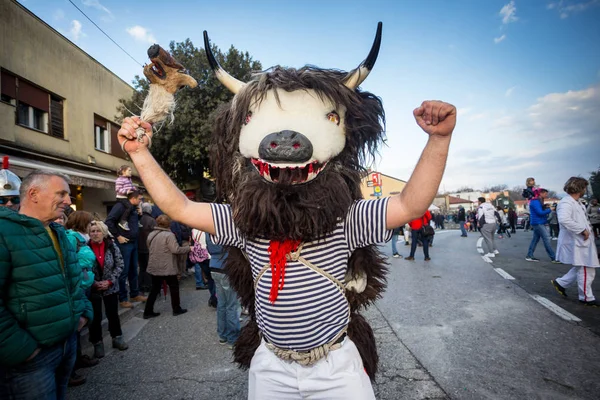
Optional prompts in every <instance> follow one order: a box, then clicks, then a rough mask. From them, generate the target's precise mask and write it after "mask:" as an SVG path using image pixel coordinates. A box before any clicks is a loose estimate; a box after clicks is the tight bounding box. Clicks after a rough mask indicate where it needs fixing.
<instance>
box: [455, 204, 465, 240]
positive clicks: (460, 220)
mask: <svg viewBox="0 0 600 400" xmlns="http://www.w3.org/2000/svg"><path fill="white" fill-rule="evenodd" d="M456 222H458V226H460V233H461V235H460V236H461V237H467V230H466V229H465V223H466V222H467V216H466V212H465V208H464V207H463V206H458V215H457V216H456Z"/></svg>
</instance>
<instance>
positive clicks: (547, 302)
mask: <svg viewBox="0 0 600 400" xmlns="http://www.w3.org/2000/svg"><path fill="white" fill-rule="evenodd" d="M530 296H531V298H533V299H534V300H535V301H537V302H538V303H540V304H541V305H543V306H544V307H546V308H547V309H548V310H550V311H552V312H553V313H554V314H556V315H558V316H559V317H561V318H562V319H564V320H566V321H575V322H581V320H580V319H579V318H577V317H576V316H574V315H573V314H571V313H570V312H568V311H567V310H565V309H564V308H561V307H559V306H557V305H556V304H554V303H553V302H551V301H550V300H548V299H547V298H545V297H542V296H539V295H537V294H530Z"/></svg>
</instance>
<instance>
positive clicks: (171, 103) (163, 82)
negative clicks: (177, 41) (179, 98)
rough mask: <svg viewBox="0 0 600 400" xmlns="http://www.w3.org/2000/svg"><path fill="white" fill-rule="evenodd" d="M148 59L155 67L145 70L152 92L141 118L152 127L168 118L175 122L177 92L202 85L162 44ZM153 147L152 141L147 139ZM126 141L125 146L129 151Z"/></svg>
mask: <svg viewBox="0 0 600 400" xmlns="http://www.w3.org/2000/svg"><path fill="white" fill-rule="evenodd" d="M148 58H150V61H151V63H150V64H147V65H145V66H144V75H145V76H146V78H148V80H149V81H150V90H149V91H148V95H147V96H146V98H145V99H144V104H143V106H142V112H141V114H140V118H141V119H142V121H146V122H148V123H150V124H155V123H157V122H161V121H164V120H165V119H166V118H167V117H170V118H171V121H172V120H173V110H174V109H175V92H177V91H178V90H179V89H181V88H183V87H184V86H188V87H190V88H195V87H196V86H198V82H196V80H195V79H194V78H192V77H191V76H190V75H189V73H188V71H187V70H186V69H185V68H184V66H183V65H181V64H180V63H178V62H177V61H176V60H175V59H174V58H173V56H171V55H170V54H169V52H167V51H166V50H165V49H163V48H162V47H160V46H159V45H158V44H154V45H152V46H150V48H149V49H148ZM136 132H137V134H138V135H137V140H138V141H139V142H143V140H144V136H147V135H146V134H145V132H144V129H143V128H138V130H137V131H136ZM147 137H148V140H149V145H148V147H150V145H151V143H152V139H151V138H150V136H147ZM125 143H127V141H124V142H123V143H122V145H121V148H122V149H123V151H125Z"/></svg>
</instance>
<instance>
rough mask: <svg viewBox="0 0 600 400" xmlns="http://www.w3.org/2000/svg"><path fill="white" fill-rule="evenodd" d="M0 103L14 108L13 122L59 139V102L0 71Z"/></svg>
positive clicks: (61, 130)
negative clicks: (8, 104)
mask: <svg viewBox="0 0 600 400" xmlns="http://www.w3.org/2000/svg"><path fill="white" fill-rule="evenodd" d="M0 80H1V85H0V86H1V89H2V90H1V94H2V96H1V97H0V100H2V101H4V102H7V103H10V104H12V105H15V106H16V108H17V110H16V114H17V118H16V123H17V124H19V125H23V126H26V127H28V128H31V129H35V130H37V131H40V132H45V133H49V134H50V135H52V136H54V137H59V138H63V137H64V128H63V99H61V98H60V97H58V96H56V95H54V94H51V93H50V92H48V91H47V90H45V89H42V88H40V87H38V86H35V85H34V84H31V83H29V82H28V81H26V80H24V79H22V78H20V77H19V76H17V75H14V74H12V73H10V72H8V71H5V70H2V73H1V75H0Z"/></svg>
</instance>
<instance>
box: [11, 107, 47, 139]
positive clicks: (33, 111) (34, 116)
mask: <svg viewBox="0 0 600 400" xmlns="http://www.w3.org/2000/svg"><path fill="white" fill-rule="evenodd" d="M17 123H18V124H20V125H24V126H27V127H29V128H33V129H37V130H38V131H42V132H46V133H47V132H48V113H47V112H44V111H42V110H40V109H38V108H35V107H32V106H30V105H29V104H26V103H23V102H19V103H18V106H17Z"/></svg>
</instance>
